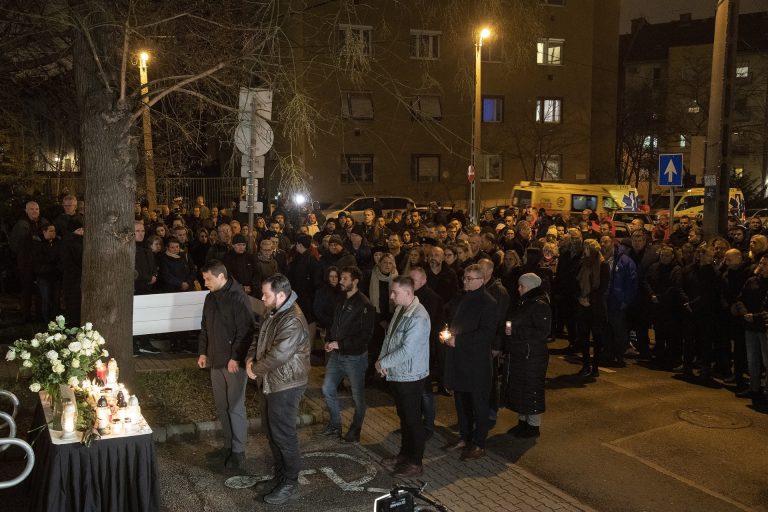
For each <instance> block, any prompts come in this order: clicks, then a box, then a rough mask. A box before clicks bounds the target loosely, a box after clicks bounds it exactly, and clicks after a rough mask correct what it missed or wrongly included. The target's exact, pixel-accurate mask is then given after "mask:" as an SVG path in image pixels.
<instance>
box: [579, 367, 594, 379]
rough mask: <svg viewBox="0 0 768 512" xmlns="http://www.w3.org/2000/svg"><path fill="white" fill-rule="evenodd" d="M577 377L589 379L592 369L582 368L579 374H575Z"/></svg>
mask: <svg viewBox="0 0 768 512" xmlns="http://www.w3.org/2000/svg"><path fill="white" fill-rule="evenodd" d="M576 375H578V376H579V377H589V376H590V375H592V369H591V368H590V367H589V366H582V367H581V370H580V371H579V373H577V374H576Z"/></svg>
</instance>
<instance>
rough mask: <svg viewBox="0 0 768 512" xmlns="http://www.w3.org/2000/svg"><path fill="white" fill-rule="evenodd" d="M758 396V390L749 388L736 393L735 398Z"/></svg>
mask: <svg viewBox="0 0 768 512" xmlns="http://www.w3.org/2000/svg"><path fill="white" fill-rule="evenodd" d="M758 396H760V392H759V391H752V390H751V389H745V390H744V391H739V392H738V393H736V398H756V397H758Z"/></svg>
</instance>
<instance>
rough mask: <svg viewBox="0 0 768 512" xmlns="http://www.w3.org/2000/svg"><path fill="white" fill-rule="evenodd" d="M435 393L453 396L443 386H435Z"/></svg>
mask: <svg viewBox="0 0 768 512" xmlns="http://www.w3.org/2000/svg"><path fill="white" fill-rule="evenodd" d="M437 393H438V394H440V395H443V396H448V397H451V396H453V393H451V392H450V391H448V390H447V389H445V388H444V387H443V386H440V387H438V388H437Z"/></svg>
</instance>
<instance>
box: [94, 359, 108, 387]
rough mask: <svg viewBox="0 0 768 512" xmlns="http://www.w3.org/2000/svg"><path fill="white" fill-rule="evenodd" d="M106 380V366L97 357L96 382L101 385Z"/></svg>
mask: <svg viewBox="0 0 768 512" xmlns="http://www.w3.org/2000/svg"><path fill="white" fill-rule="evenodd" d="M106 382H107V366H106V365H105V364H104V363H103V362H102V361H101V359H99V360H98V361H96V383H97V384H98V385H99V386H103V385H104V384H106Z"/></svg>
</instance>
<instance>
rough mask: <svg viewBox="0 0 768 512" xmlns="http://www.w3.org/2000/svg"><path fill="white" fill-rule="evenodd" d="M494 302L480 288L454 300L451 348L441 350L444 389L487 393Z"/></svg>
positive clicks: (493, 334) (493, 322) (495, 317)
mask: <svg viewBox="0 0 768 512" xmlns="http://www.w3.org/2000/svg"><path fill="white" fill-rule="evenodd" d="M497 327H498V312H497V306H496V301H495V300H494V299H493V297H492V296H491V294H489V293H488V291H487V290H486V289H485V287H484V286H481V287H480V288H478V289H477V290H473V291H471V292H467V293H466V294H464V296H463V297H462V298H461V299H460V300H459V301H458V303H457V305H456V310H455V312H454V314H453V315H452V319H451V327H450V329H451V332H452V333H453V335H454V336H455V345H456V346H455V347H449V346H447V345H446V347H445V349H446V350H445V375H444V382H445V387H447V388H449V389H453V390H456V391H478V392H490V389H491V347H492V344H493V342H494V339H495V337H496V329H497Z"/></svg>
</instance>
